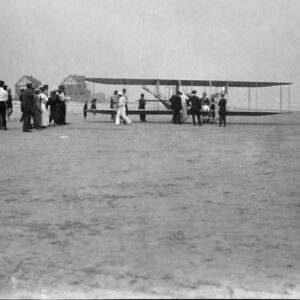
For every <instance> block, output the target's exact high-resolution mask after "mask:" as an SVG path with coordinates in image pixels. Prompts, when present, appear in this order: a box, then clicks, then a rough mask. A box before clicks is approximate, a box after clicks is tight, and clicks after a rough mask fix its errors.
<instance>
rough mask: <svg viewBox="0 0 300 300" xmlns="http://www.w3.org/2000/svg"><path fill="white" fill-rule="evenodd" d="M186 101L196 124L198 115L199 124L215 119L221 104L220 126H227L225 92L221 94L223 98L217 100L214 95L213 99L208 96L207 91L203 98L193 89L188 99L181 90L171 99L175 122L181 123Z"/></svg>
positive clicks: (173, 120)
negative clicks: (217, 108) (184, 97)
mask: <svg viewBox="0 0 300 300" xmlns="http://www.w3.org/2000/svg"><path fill="white" fill-rule="evenodd" d="M184 101H186V105H187V110H188V113H189V114H190V115H191V116H192V120H193V125H194V126H196V117H197V121H198V125H199V126H201V125H202V123H209V121H210V120H212V121H213V122H214V121H215V117H216V106H217V105H218V106H219V126H220V127H221V126H222V124H224V127H226V103H227V100H226V99H225V94H223V93H222V94H221V99H220V100H219V101H217V100H216V99H215V97H214V96H212V97H211V99H209V98H207V97H206V92H203V93H202V98H199V97H198V96H197V91H196V90H193V91H192V93H191V95H188V97H187V100H185V99H183V95H182V93H181V92H180V91H178V92H177V93H176V95H173V96H172V97H171V99H170V102H171V109H172V110H173V119H172V122H173V123H174V124H181V123H182V120H181V111H182V109H183V105H182V104H183V103H184Z"/></svg>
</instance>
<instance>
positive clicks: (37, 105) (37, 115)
mask: <svg viewBox="0 0 300 300" xmlns="http://www.w3.org/2000/svg"><path fill="white" fill-rule="evenodd" d="M39 94H40V89H35V90H34V100H33V103H34V105H33V111H34V115H33V121H34V128H35V129H37V130H40V129H42V126H41V123H42V113H43V111H42V100H41V98H40V96H39Z"/></svg>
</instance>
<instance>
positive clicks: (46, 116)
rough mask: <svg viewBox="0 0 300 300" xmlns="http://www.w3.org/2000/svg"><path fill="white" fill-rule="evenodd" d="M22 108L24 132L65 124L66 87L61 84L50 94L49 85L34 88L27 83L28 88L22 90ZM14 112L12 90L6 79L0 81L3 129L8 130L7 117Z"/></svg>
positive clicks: (20, 96)
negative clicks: (7, 85) (5, 82)
mask: <svg viewBox="0 0 300 300" xmlns="http://www.w3.org/2000/svg"><path fill="white" fill-rule="evenodd" d="M19 100H20V109H21V112H22V116H21V119H20V121H21V122H23V132H32V129H36V130H42V129H45V128H47V127H48V126H51V125H52V126H59V125H65V124H67V123H66V102H67V98H66V94H65V87H64V86H63V85H60V86H59V88H58V89H57V90H54V91H51V93H50V96H49V95H48V86H47V85H44V86H41V87H39V88H33V86H32V84H31V83H27V85H26V89H21V90H20V95H19ZM12 112H13V105H12V96H11V90H10V89H7V87H6V85H5V84H4V81H0V115H1V120H0V124H1V129H3V130H7V124H6V118H7V119H9V117H10V116H11V114H12Z"/></svg>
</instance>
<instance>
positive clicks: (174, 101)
mask: <svg viewBox="0 0 300 300" xmlns="http://www.w3.org/2000/svg"><path fill="white" fill-rule="evenodd" d="M170 102H171V109H173V110H181V109H182V102H181V98H180V96H178V95H173V96H172V97H171V99H170Z"/></svg>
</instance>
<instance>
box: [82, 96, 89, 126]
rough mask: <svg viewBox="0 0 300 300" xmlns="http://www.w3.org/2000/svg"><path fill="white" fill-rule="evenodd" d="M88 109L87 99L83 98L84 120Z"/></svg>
mask: <svg viewBox="0 0 300 300" xmlns="http://www.w3.org/2000/svg"><path fill="white" fill-rule="evenodd" d="M87 109H88V101H87V100H85V101H84V105H83V119H84V121H86V116H87V111H86V110H87Z"/></svg>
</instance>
